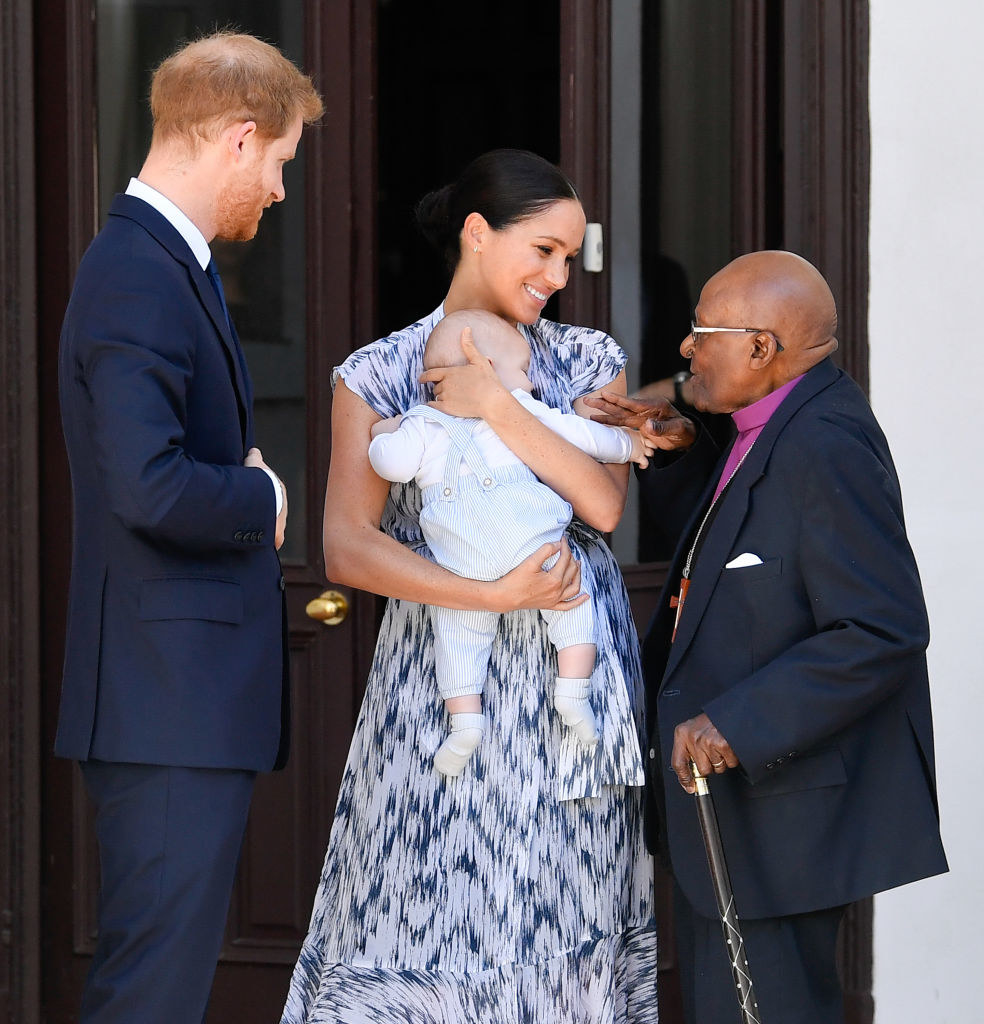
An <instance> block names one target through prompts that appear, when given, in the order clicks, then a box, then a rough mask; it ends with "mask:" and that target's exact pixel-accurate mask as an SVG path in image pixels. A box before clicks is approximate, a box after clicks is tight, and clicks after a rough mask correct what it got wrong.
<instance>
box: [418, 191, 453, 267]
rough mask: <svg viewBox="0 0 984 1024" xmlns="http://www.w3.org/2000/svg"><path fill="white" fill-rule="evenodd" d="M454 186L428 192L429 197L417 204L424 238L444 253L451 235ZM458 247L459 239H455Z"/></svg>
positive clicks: (419, 222) (419, 223) (426, 196)
mask: <svg viewBox="0 0 984 1024" xmlns="http://www.w3.org/2000/svg"><path fill="white" fill-rule="evenodd" d="M453 189H454V186H453V185H445V186H444V187H443V188H438V189H435V190H434V191H433V192H428V193H427V195H425V196H424V197H423V199H421V200H420V202H419V203H417V208H416V210H415V211H414V213H415V216H416V218H417V226H418V227H419V228H420V230H421V232H422V233H423V236H424V238H426V239H427V241H428V242H430V243H431V245H433V246H434V247H435V248H436V249H438V250H440V251H441V252H442V253H444V251H445V249H446V248H447V246H448V244H449V242H451V241H452V239H451V237H450V235H451V233H452V232H451V192H452V190H453ZM453 241H454V243H455V245H456V246H457V242H458V239H457V238H454V239H453Z"/></svg>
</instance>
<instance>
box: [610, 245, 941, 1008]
mask: <svg viewBox="0 0 984 1024" xmlns="http://www.w3.org/2000/svg"><path fill="white" fill-rule="evenodd" d="M836 326H837V315H836V310H835V306H834V300H833V296H832V295H831V293H830V289H829V288H828V287H827V284H826V282H825V281H824V280H823V278H822V277H821V276H820V274H819V272H818V271H817V270H816V269H815V268H814V267H812V266H811V265H810V264H809V263H807V262H806V261H805V260H803V259H801V258H800V257H798V256H795V255H793V254H792V253H784V252H761V253H752V254H750V255H748V256H744V257H741V258H740V259H738V260H735V261H734V262H733V263H731V264H729V265H728V266H727V267H726V268H725V269H724V270H722V271H720V272H719V273H718V274H716V275H715V276H714V277H713V278H711V280H710V281H709V282H708V283H707V284H706V285H705V287H704V289H703V291H702V292H701V296H700V302H699V304H698V306H697V309H696V313H695V322H694V324H693V329H692V332H691V334H690V335H688V336H687V338H686V339H685V341H684V342H683V344H682V346H681V352H682V353H683V355H684V356H685V357H686V358H688V359H690V364H691V366H690V368H691V371H692V373H693V376H692V378H691V383H690V387H691V389H692V391H691V393H692V395H693V396H694V397H693V402H694V405H695V406H696V407H697V409H698V410H700V411H707V412H714V413H731V414H732V416H733V418H734V421H735V425H736V427H737V429H738V434H737V437H736V438H735V440H734V442H733V444H732V446H731V447H730V448H729V449H728V450H727V451H726V452H725V453H723V454H722V455H720V457H719V456H718V453H717V451H716V450H715V449H714V447H713V445H711V444H710V443H709V439H708V438H707V436H706V434H705V433H702V432H698V431H695V429H694V428H693V426H692V425H691V424H690V422H689V421H686V420H682V419H681V418H680V417H679V415H678V414H677V413H676V412H675V410H673V409H672V406H669V405H668V404H666V403H662V404H660V405H659V406H656V407H644V406H642V405H641V404H640V403H638V402H633V401H632V400H629V399H621V398H617V397H615V396H610V401H609V404H608V405H607V406H606V411H607V412H608V413H609V414H610V416H609V418H610V419H618V420H619V421H620V422H623V423H627V424H629V425H636V426H640V427H641V428H642V429H643V430H644V431H646V432H647V433H649V434H650V435H651V438H652V440H653V443H654V444H656V445H657V446H659V447H661V448H663V449H666V451H664V452H663V453H657V456H656V457H655V458H654V459H653V460H652V461H651V464H650V467H649V469H647V470H645V471H642V472H640V474H639V480H640V486H641V487H642V488H643V489H645V490H646V492H647V495H648V498H649V502H650V507H651V508H654V509H659V510H660V512H659V514H660V516H661V517H662V519H663V523H662V528H663V529H664V531H665V530H669V531H671V532H672V533H674V534H675V535H676V536H677V537H678V538H679V544H678V546H677V549H676V554H675V556H674V559H673V562H672V564H671V568H670V575H669V582H668V584H667V587H666V590H665V592H664V594H663V595H662V597H661V599H660V604H659V607H658V610H657V612H656V615H655V616H654V619H653V622H652V624H651V627H650V629H649V632H648V635H647V636H646V639H645V642H644V651H643V655H644V665H645V670H646V680H647V688H648V694H649V707H650V711H651V718H654V719H655V728H654V730H653V733H652V740H651V747H652V749H651V750H650V754H649V756H650V761H649V765H650V775H651V792H652V795H653V797H654V801H653V802H654V804H655V811H656V813H655V814H654V817H655V818H656V819H657V822H658V828H659V831H660V835H659V840H660V846H661V848H662V850H663V852H664V855H668V857H669V863H670V864H671V866H672V871H673V875H674V878H675V881H676V893H675V920H676V924H677V932H678V934H677V941H678V948H679V953H680V963H681V974H682V981H683V995H684V1004H685V1010H686V1014H687V1019H688V1021H690V1022H691V1024H734V1022H736V1021H738V1020H739V1019H740V1018H739V1013H738V1001H737V997H736V992H735V986H734V983H733V981H732V978H731V971H730V961H729V959H728V957H727V956H726V953H725V946H724V943H723V939H722V935H721V929H720V924H719V919H718V916H717V909H716V905H715V900H714V895H713V891H712V887H711V883H710V876H709V873H708V870H707V863H706V858H705V854H704V848H703V842H702V837H701V833H700V829H699V825H698V819H697V814H696V809H695V807H694V806H693V799H692V796H691V794H692V793H693V792H694V783H693V779H692V775H691V771H690V761H691V759H692V760H693V761H694V762H695V763H696V766H697V768H698V769H699V770H700V772H701V773H703V774H704V775H705V776H711V777H712V778H711V780H710V788H711V792H712V795H713V799H714V803H715V806H716V809H717V813H718V817H719V819H720V826H721V833H722V837H723V842H724V848H725V855H726V858H727V861H728V867H729V870H730V874H731V880H732V884H733V886H734V892H735V905H736V907H737V908H738V913H739V915H740V917H741V922H742V931H743V933H744V936H745V940H746V947H747V953H748V962H749V966H750V970H751V974H752V977H753V980H754V983H755V987H756V990H757V996H758V1003H759V1008H760V1009H759V1016H760V1018H761V1020H762V1021H764V1022H765V1024H773V1022H781V1024H833V1022H835V1021H842V1020H843V1011H842V1005H841V1004H842V995H841V990H840V985H839V982H838V978H837V971H836V961H835V943H836V938H837V930H838V926H839V924H840V920H841V917H842V916H843V911H844V908H845V905H846V904H849V903H851V902H852V901H855V900H858V899H861V898H863V897H866V896H870V895H872V894H873V893H876V892H880V891H882V890H885V889H889V888H892V887H894V886H897V885H902V884H904V883H906V882H911V881H914V880H916V879H919V878H924V877H927V876H929V875H934V874H938V873H940V872H942V871H945V870H946V859H945V856H944V853H943V848H942V843H941V841H940V833H939V815H938V807H937V799H936V783H935V770H934V754H933V731H932V719H931V714H930V701H929V682H928V678H927V672H926V657H925V651H926V646H927V644H928V642H929V629H928V624H927V619H926V610H925V605H924V602H923V596H922V590H921V587H920V583H919V576H918V573H917V571H916V565H915V561H914V559H913V556H912V551H911V550H910V547H909V544H908V541H907V539H906V534H905V525H904V522H903V518H902V502H901V496H900V492H899V483H898V479H897V477H896V473H895V468H894V466H893V463H892V458H891V455H890V454H889V450H888V445H887V443H886V441H885V437H884V435H883V434H882V432H881V429H880V428H879V426H878V424H877V422H876V421H875V418H874V416H873V415H872V412H871V409H870V407H869V405H868V403H867V401H866V399H865V397H864V395H863V394H862V393H861V391H860V390H859V389H858V387H857V385H856V384H855V383H854V382H853V381H852V380H851V379H850V378H849V377H848V376H847V375H846V374H844V373H843V372H842V371H840V370H839V369H837V367H836V366H834V364H833V363H832V362H831V360H830V358H829V356H830V355H831V353H832V352H833V351H834V350H835V349H836V347H837V341H836V338H835V333H836ZM616 406H618V407H620V410H619V411H616V408H615V407H616ZM695 437H696V440H695Z"/></svg>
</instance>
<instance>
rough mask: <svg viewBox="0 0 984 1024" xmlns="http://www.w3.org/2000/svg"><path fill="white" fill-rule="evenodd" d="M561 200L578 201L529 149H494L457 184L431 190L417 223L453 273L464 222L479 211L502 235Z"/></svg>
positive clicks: (557, 172) (564, 180) (564, 178)
mask: <svg viewBox="0 0 984 1024" xmlns="http://www.w3.org/2000/svg"><path fill="white" fill-rule="evenodd" d="M558 199H578V200H579V199H580V197H579V196H578V194H577V189H576V188H575V187H574V184H573V182H572V181H571V180H570V178H568V177H567V175H566V174H564V172H563V171H561V170H560V168H559V167H555V166H554V165H553V164H552V163H550V162H549V161H548V160H544V159H543V157H542V156H537V155H536V153H530V152H527V151H526V150H525V149H493V150H490V151H489V152H488V153H483V154H482V155H481V156H480V157H476V158H475V159H474V160H473V161H472V162H471V163H470V164H469V165H468V166H467V167H466V168H465V169H464V170H463V171H462V172H461V174H460V175H459V176H458V180H457V181H455V182H452V183H451V184H450V185H445V186H444V188H439V189H437V190H436V191H435V192H428V193H427V195H425V196H424V198H423V199H421V200H420V202H419V203H418V204H417V209H416V215H417V224H418V225H419V226H420V230H421V231H422V232H423V233H424V237H425V238H426V239H427V240H428V241H429V242H430V243H431V244H432V245H434V246H436V247H437V249H438V250H439V251H440V252H441V254H442V255H443V256H444V259H445V261H446V262H447V265H448V270H450V271H451V272H452V273H454V269H455V267H456V266H457V265H458V259H459V258H460V256H461V246H460V243H459V236H460V234H461V228H462V225H463V224H464V223H465V218H466V217H467V216H468V214H470V213H480V214H481V215H482V216H483V217H484V218H485V219H486V220H487V221H488V222H489V224H490V225H491V227H492V228H493V229H494V230H496V231H500V230H501V229H502V228H505V227H508V226H509V225H510V224H515V223H516V222H517V221H520V220H524V219H525V218H526V217H532V216H534V215H536V214H537V213H540V212H541V211H542V210H545V209H546V208H547V207H548V206H550V205H551V204H552V203H555V202H556V201H557V200H558Z"/></svg>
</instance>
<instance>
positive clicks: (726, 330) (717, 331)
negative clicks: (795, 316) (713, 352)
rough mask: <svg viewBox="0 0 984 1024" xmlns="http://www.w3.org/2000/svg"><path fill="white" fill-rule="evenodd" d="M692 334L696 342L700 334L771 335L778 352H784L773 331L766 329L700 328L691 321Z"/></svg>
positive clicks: (694, 321) (695, 322)
mask: <svg viewBox="0 0 984 1024" xmlns="http://www.w3.org/2000/svg"><path fill="white" fill-rule="evenodd" d="M690 333H691V334H692V335H693V337H694V341H696V340H697V335H698V334H771V335H772V337H773V338H775V341H776V351H777V352H782V351H783V347H782V344H781V343H780V341H779V339H778V338H776V336H775V334H774V333H773V332H772V331H767V330H765V328H764V327H700V326H698V324H697V321H696V320H693V319H691V321H690Z"/></svg>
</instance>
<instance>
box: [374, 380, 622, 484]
mask: <svg viewBox="0 0 984 1024" xmlns="http://www.w3.org/2000/svg"><path fill="white" fill-rule="evenodd" d="M512 394H513V396H514V397H515V398H516V399H517V400H518V401H519V403H520V404H521V405H522V406H524V407H525V408H526V409H528V410H529V411H530V412H531V413H532V414H533V415H534V416H535V417H536V418H537V419H538V420H539V421H540V422H541V423H543V424H544V425H545V426H548V427H549V428H550V429H551V430H552V431H554V433H556V434H559V435H560V436H561V437H562V438H564V440H565V441H569V442H570V443H571V444H573V445H576V446H577V447H578V448H580V449H581V451H583V452H586V453H587V454H588V455H590V456H591V457H592V458H594V459H597V461H598V462H628V461H629V459H630V458H631V457H632V440H631V437H630V436H629V432H628V431H627V430H626V429H625V428H624V427H610V426H607V425H606V424H604V423H596V422H594V420H589V419H585V418H584V417H583V416H578V415H577V414H576V413H564V412H561V411H560V410H559V409H552V408H551V407H550V406H549V405H544V403H543V402H540V401H538V400H537V399H535V398H534V397H533V396H532V395H530V394H529V393H528V392H526V391H523V390H522V389H521V388H517V389H516V390H515V391H513V392H512ZM472 439H473V440H474V442H475V444H476V445H477V447H478V449H479V451H480V452H481V453H482V457H483V458H484V459H485V461H486V463H487V464H488V466H489V468H490V469H496V468H498V467H500V466H508V465H515V464H516V463H517V462H520V461H521V460H520V459H518V458H517V457H516V455H514V454H513V452H512V451H511V450H510V449H509V448H507V447H506V445H505V444H504V443H503V442H502V441H501V440H500V439H499V435H498V434H496V433H495V431H494V430H493V429H492V428H491V427H490V426H489V425H488V424H487V423H485V422H484V421H479V423H478V425H477V426H476V428H475V430H474V432H473V433H472ZM450 446H451V438H450V435H449V434H448V432H447V431H446V430H445V429H444V427H443V426H441V424H440V423H439V422H437V420H436V419H428V418H427V417H426V416H405V417H404V419H403V422H402V423H401V424H400V426H399V427H398V428H397V429H396V430H395V431H393V432H392V433H389V434H378V435H377V436H376V437H374V438H373V439H372V441H371V442H370V444H369V461H370V462H371V463H372V468H373V469H374V470H375V471H376V472H377V473H378V474H379V475H380V476H381V477H382V478H383V479H384V480H391V481H394V482H396V483H407V482H408V481H410V480H413V479H416V481H417V483H418V484H419V485H420V486H421V487H422V488H423V487H429V486H431V485H432V484H438V483H440V482H441V481H442V480H443V479H444V464H445V461H446V460H447V455H448V450H449V448H450ZM459 472H461V473H470V472H471V470H470V469H469V468H468V466H467V464H466V463H464V462H463V463H462V465H461V469H460V470H459Z"/></svg>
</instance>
